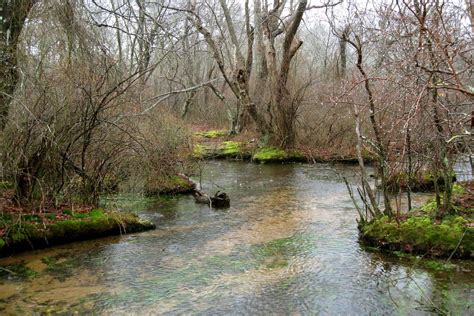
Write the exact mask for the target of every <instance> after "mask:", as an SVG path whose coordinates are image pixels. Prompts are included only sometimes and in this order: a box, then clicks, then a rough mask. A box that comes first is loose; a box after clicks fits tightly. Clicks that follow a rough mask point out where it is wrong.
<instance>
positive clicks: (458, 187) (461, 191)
mask: <svg viewBox="0 0 474 316" xmlns="http://www.w3.org/2000/svg"><path fill="white" fill-rule="evenodd" d="M464 193H466V189H464V187H463V186H462V185H461V184H459V183H454V184H453V194H457V195H461V194H464Z"/></svg>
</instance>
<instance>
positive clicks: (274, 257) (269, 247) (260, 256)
mask: <svg viewBox="0 0 474 316" xmlns="http://www.w3.org/2000/svg"><path fill="white" fill-rule="evenodd" d="M314 241H315V240H314V237H313V236H311V235H308V234H296V235H293V236H290V237H286V238H279V239H273V240H271V241H269V242H266V243H260V244H256V245H253V246H252V247H251V253H252V255H253V257H255V258H256V259H257V260H258V262H259V263H260V264H264V265H265V267H266V268H268V269H277V268H283V267H286V266H288V264H289V260H290V258H291V257H294V256H297V255H299V254H301V253H302V252H307V251H310V250H311V249H313V247H314Z"/></svg>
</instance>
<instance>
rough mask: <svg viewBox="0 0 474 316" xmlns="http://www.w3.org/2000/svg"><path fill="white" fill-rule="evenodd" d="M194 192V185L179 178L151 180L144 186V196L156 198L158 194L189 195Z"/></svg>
mask: <svg viewBox="0 0 474 316" xmlns="http://www.w3.org/2000/svg"><path fill="white" fill-rule="evenodd" d="M193 190H194V183H192V182H191V181H189V180H187V179H185V178H183V177H181V176H170V177H162V178H151V179H149V181H148V182H147V184H146V188H145V195H146V196H156V195H160V194H180V193H190V192H192V191H193Z"/></svg>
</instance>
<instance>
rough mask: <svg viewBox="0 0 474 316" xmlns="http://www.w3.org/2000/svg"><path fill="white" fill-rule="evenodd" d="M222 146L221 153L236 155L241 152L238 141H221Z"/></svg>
mask: <svg viewBox="0 0 474 316" xmlns="http://www.w3.org/2000/svg"><path fill="white" fill-rule="evenodd" d="M222 145H223V148H222V153H223V154H224V155H227V156H237V155H239V154H240V153H241V145H242V143H240V142H233V141H227V142H222Z"/></svg>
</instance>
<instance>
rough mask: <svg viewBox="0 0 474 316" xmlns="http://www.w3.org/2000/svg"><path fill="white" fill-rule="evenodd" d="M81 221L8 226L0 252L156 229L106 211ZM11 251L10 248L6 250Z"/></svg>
mask: <svg viewBox="0 0 474 316" xmlns="http://www.w3.org/2000/svg"><path fill="white" fill-rule="evenodd" d="M81 215H84V216H81V218H73V219H68V220H63V221H58V222H56V223H52V224H48V225H43V224H40V223H21V224H12V225H9V226H8V230H7V235H6V236H4V238H3V239H2V240H3V242H4V244H3V246H2V247H0V250H2V252H1V253H0V254H2V253H3V251H5V253H6V252H8V251H12V250H15V249H19V250H22V249H28V248H30V247H34V248H41V247H45V246H49V245H53V244H61V243H65V242H70V241H77V240H83V239H90V238H94V237H99V236H103V235H111V234H118V233H123V232H134V231H143V230H147V229H153V228H154V227H155V225H154V224H153V223H151V222H149V221H145V220H141V219H140V218H139V217H138V216H137V215H136V214H133V213H118V212H105V211H104V210H102V209H94V210H92V211H91V212H89V213H82V214H81ZM7 248H8V249H7Z"/></svg>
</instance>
